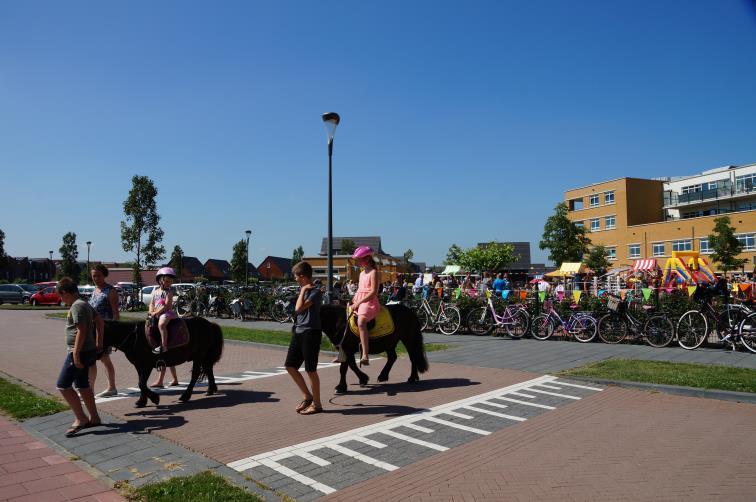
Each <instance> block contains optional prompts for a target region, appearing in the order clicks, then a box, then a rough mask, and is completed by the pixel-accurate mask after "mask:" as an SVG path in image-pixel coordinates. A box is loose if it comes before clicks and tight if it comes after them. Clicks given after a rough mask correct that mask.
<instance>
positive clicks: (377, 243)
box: [320, 236, 386, 256]
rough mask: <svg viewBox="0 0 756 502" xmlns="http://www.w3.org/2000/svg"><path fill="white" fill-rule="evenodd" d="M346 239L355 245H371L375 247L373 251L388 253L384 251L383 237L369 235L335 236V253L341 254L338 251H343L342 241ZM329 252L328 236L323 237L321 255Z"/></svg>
mask: <svg viewBox="0 0 756 502" xmlns="http://www.w3.org/2000/svg"><path fill="white" fill-rule="evenodd" d="M344 240H350V241H353V242H354V245H355V247H360V246H370V247H371V248H373V251H375V252H376V253H379V254H386V253H385V252H384V251H383V248H382V247H381V238H380V237H379V236H368V237H334V238H333V251H334V254H341V253H337V251H339V252H340V251H341V242H342V241H344ZM327 254H328V238H327V237H323V242H322V243H321V244H320V255H321V256H325V255H327Z"/></svg>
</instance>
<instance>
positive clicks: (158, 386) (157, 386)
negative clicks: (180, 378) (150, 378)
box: [150, 383, 165, 389]
mask: <svg viewBox="0 0 756 502" xmlns="http://www.w3.org/2000/svg"><path fill="white" fill-rule="evenodd" d="M150 388H152V389H165V385H163V384H162V383H161V384H156V383H153V384H152V385H150Z"/></svg>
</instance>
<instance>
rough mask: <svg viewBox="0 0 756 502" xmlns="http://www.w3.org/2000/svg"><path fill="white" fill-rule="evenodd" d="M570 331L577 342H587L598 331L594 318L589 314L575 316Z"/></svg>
mask: <svg viewBox="0 0 756 502" xmlns="http://www.w3.org/2000/svg"><path fill="white" fill-rule="evenodd" d="M570 331H571V333H572V335H573V336H574V337H575V339H576V340H577V341H578V342H582V343H588V342H590V341H592V340H593V339H594V338H596V333H597V332H598V326H597V325H596V319H594V318H593V317H592V316H589V315H581V316H575V317H573V321H572V329H571V330H570Z"/></svg>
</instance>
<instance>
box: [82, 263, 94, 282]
mask: <svg viewBox="0 0 756 502" xmlns="http://www.w3.org/2000/svg"><path fill="white" fill-rule="evenodd" d="M91 282H92V275H91V274H90V272H89V270H87V269H86V267H81V270H80V271H79V284H89V283H91Z"/></svg>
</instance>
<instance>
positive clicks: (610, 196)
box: [604, 190, 614, 204]
mask: <svg viewBox="0 0 756 502" xmlns="http://www.w3.org/2000/svg"><path fill="white" fill-rule="evenodd" d="M604 204H614V190H612V191H610V192H604Z"/></svg>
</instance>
